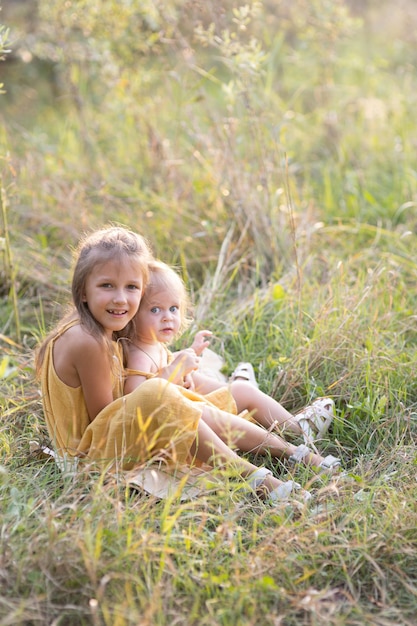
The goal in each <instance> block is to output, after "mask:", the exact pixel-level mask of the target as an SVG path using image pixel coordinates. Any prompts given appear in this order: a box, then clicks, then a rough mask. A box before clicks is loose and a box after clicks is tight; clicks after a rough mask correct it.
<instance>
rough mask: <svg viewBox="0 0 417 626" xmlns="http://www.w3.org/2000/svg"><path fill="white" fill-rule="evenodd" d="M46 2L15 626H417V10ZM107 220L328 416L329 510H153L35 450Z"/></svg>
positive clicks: (16, 384) (10, 165) (17, 140)
mask: <svg viewBox="0 0 417 626" xmlns="http://www.w3.org/2000/svg"><path fill="white" fill-rule="evenodd" d="M38 4H39V14H38V22H37V24H36V28H35V29H33V24H32V23H31V19H30V14H29V15H28V18H27V19H28V24H26V22H25V21H24V18H22V17H20V18H19V19H17V14H12V13H10V11H11V7H12V5H13V3H10V4H7V5H6V4H4V6H3V9H4V11H3V14H4V15H3V14H2V18H3V16H4V19H5V20H6V19H7V18H8V17H9V22H10V24H13V28H11V39H12V41H15V44H14V50H13V54H14V55H15V61H14V63H13V64H8V65H7V66H6V64H3V68H4V67H7V68H8V69H7V72H6V73H5V76H4V78H3V77H2V79H1V82H3V83H4V85H5V89H6V92H7V93H6V94H4V95H2V96H1V110H0V116H1V118H2V122H3V124H1V125H0V155H1V159H2V160H1V163H2V166H1V170H2V171H1V174H2V177H3V182H4V188H5V189H6V190H7V202H8V205H7V225H6V223H5V221H4V220H3V223H2V224H3V226H2V231H1V232H0V237H2V238H5V236H6V234H7V235H8V236H9V239H8V243H7V246H8V252H9V254H10V258H13V260H14V264H15V265H14V267H15V268H16V269H15V273H14V274H13V276H12V278H13V280H12V284H13V285H14V288H15V294H16V299H17V307H18V308H17V309H16V305H15V304H14V302H15V301H14V300H13V297H10V296H12V295H13V294H11V292H10V284H11V282H10V278H11V273H10V266H8V265H7V263H4V262H2V263H3V264H2V265H1V266H0V275H1V277H2V286H1V287H0V297H1V307H0V410H1V417H2V420H1V423H0V502H1V505H0V507H1V508H0V520H1V525H0V528H1V539H0V546H1V550H0V626H6V625H9V624H10V625H11V624H13V625H16V624H22V625H29V624H45V625H46V624H48V625H50V624H56V625H72V624H74V625H75V624H77V625H79V624H92V625H93V626H98V625H100V626H101V625H105V626H110V625H111V626H128V625H134V626H138V625H140V626H145V625H147V624H149V625H150V624H152V626H153V625H161V626H162V625H164V624H178V625H181V624H184V625H186V626H191V625H197V624H198V625H199V626H200V625H203V626H204V625H210V626H211V625H212V624H216V625H222V626H228V625H229V624H239V625H245V626H246V625H250V624H253V625H255V624H256V626H258V625H259V624H262V625H265V626H278V625H280V624H282V625H285V626H292V625H294V626H295V625H299V624H305V625H309V626H315V625H318V624H321V623H323V622H324V623H326V624H331V625H334V626H341V625H347V624H349V625H355V626H356V625H358V626H359V625H360V626H362V625H364V624H366V625H368V624H369V625H372V626H373V625H377V626H385V625H386V624H401V625H408V624H409V625H412V624H414V623H415V615H416V613H417V600H416V584H415V581H416V576H417V572H416V562H415V553H416V549H417V546H416V534H415V527H416V510H415V502H416V496H417V493H416V480H415V467H416V450H415V441H416V420H417V385H416V382H415V381H416V378H415V364H416V345H417V344H416V339H415V337H416V334H415V319H416V317H415V310H416V289H415V285H416V274H417V264H416V260H415V254H414V251H415V248H416V234H415V230H416V228H415V227H416V217H415V205H416V201H417V200H416V185H417V177H416V172H415V163H414V152H415V131H414V129H415V127H416V110H417V108H416V107H415V104H416V93H417V90H416V84H415V83H416V78H415V72H414V65H413V62H414V60H415V45H414V44H415V41H414V40H415V35H414V33H415V32H417V31H416V29H415V28H412V27H411V26H412V25H413V24H415V19H416V18H415V9H414V6H413V3H412V2H406V1H405V0H403V1H402V2H401V3H400V4H401V7H400V8H401V11H398V10H397V9H398V6H397V4H398V3H396V4H395V7H394V3H392V2H390V1H388V0H387V1H385V2H382V3H381V2H378V3H376V2H373V1H369V2H367V3H366V6H365V4H364V7H362V8H361V7H359V4H358V3H349V4H348V3H345V2H341V1H338V2H332V3H329V2H327V1H325V0H314V1H312V2H307V1H306V0H297V2H292V3H288V2H284V1H281V2H268V1H266V0H265V2H264V3H263V7H260V6H259V5H258V4H257V3H250V4H249V5H247V6H241V7H238V6H237V5H236V4H235V3H232V2H229V1H227V2H223V3H221V5H222V6H221V7H220V8H219V3H217V2H206V3H203V5H201V4H199V3H188V4H187V5H185V4H184V3H180V2H176V1H172V2H167V3H162V4H158V3H152V4H151V3H143V2H142V3H139V2H132V3H116V2H108V3H105V5H103V4H101V5H100V11H98V10H96V9H97V8H98V5H97V4H96V3H95V2H93V1H92V0H91V1H90V0H89V1H88V2H86V3H81V2H78V1H73V2H71V3H50V2H46V1H45V2H44V1H40V2H39V3H38ZM14 6H16V7H17V5H16V4H15V5H14ZM21 6H23V5H21ZM353 9H356V13H354V11H353ZM394 14H395V16H396V19H395V20H394V19H393V15H394ZM387 16H389V19H388V17H387ZM19 20H20V21H19ZM384 20H385V21H384ZM211 23H212V24H213V26H212V27H211V26H210V24H211ZM52 24H53V25H54V28H53V29H52V28H51V25H52ZM25 28H26V30H25ZM28 29H32V32H31V33H30V35H29V34H28ZM13 31H14V32H13ZM0 32H2V31H0ZM19 55H20V56H19ZM30 55H32V57H33V58H34V59H35V60H34V61H33V62H31V63H23V61H19V59H23V60H26V61H28V60H29V59H30ZM36 67H41V68H42V69H41V71H40V72H35V69H36ZM19 72H20V73H19ZM42 72H47V75H48V80H45V76H44V74H42ZM109 221H116V222H121V223H123V224H126V225H128V226H130V227H132V228H136V229H138V230H140V231H141V232H142V233H143V234H145V235H146V236H148V238H149V239H150V241H151V242H152V244H153V246H154V250H155V253H156V254H157V255H158V256H160V257H162V258H163V259H164V260H166V261H168V262H175V263H178V264H180V265H181V267H182V272H183V275H184V277H185V279H186V281H187V283H188V286H189V288H190V291H191V292H192V295H193V299H194V301H195V317H196V322H195V326H194V329H195V328H203V327H209V328H211V329H212V330H213V332H214V335H215V337H214V339H213V348H214V349H215V350H216V351H217V352H218V353H219V354H221V355H222V356H223V357H224V359H225V371H226V373H229V372H231V371H232V369H233V368H234V366H235V364H236V363H237V362H238V361H241V360H243V361H247V360H249V361H251V362H252V363H253V365H254V368H255V371H256V375H257V379H258V381H259V384H260V387H261V389H263V390H264V391H266V392H267V393H269V394H271V395H273V396H274V397H275V398H277V399H279V400H280V401H281V402H282V403H283V404H284V405H285V406H286V407H287V408H288V409H289V410H291V411H297V410H298V409H300V408H301V407H302V406H304V405H305V404H307V403H308V402H310V401H311V400H312V399H313V398H315V397H316V396H320V395H330V396H332V397H333V398H334V400H335V402H336V407H337V418H336V420H335V422H334V424H333V426H332V429H331V432H330V433H329V434H328V436H327V437H326V439H325V440H324V441H323V442H322V443H321V446H322V450H323V452H324V453H326V454H327V453H331V454H335V455H337V456H340V457H341V459H342V462H343V465H344V470H345V472H346V475H345V476H342V477H335V478H332V479H331V478H324V477H321V478H319V479H317V478H316V477H315V475H313V474H312V473H311V472H309V471H307V470H300V469H299V470H297V471H296V472H295V474H294V476H295V477H296V479H297V480H299V481H300V482H302V483H303V484H306V485H307V486H309V488H310V489H311V490H312V491H313V493H314V501H313V504H312V506H310V507H308V508H306V509H304V510H299V509H297V508H293V507H282V508H269V507H265V506H264V505H262V504H261V503H259V502H257V501H255V500H253V499H251V498H250V496H249V494H247V493H245V492H244V490H243V489H242V488H241V486H240V485H239V484H237V483H236V480H234V479H233V477H232V476H229V475H227V474H225V475H224V476H222V481H223V484H224V487H223V488H222V489H219V488H217V489H208V490H207V491H206V492H205V493H203V494H202V495H201V496H200V497H198V498H196V499H195V500H193V501H188V502H180V501H178V500H176V499H175V498H171V499H168V500H166V501H161V502H159V501H156V500H154V499H153V498H151V497H146V496H144V495H143V494H140V493H133V492H131V491H129V489H127V487H126V484H125V482H124V479H123V476H117V477H109V476H104V475H103V476H102V475H97V474H92V473H91V474H89V473H84V474H79V475H77V476H75V477H72V478H70V477H67V476H64V475H62V474H61V473H59V471H58V470H57V468H56V467H55V465H54V464H53V463H51V462H49V461H47V460H45V459H44V458H41V457H39V456H37V455H36V453H34V452H31V451H30V443H29V442H30V441H31V440H37V441H40V442H45V443H48V438H47V433H46V430H45V424H44V418H43V414H42V409H41V401H40V396H39V391H38V385H37V383H36V381H35V380H34V372H33V363H32V351H33V347H34V345H35V344H36V342H37V341H38V340H39V338H40V337H41V336H42V335H43V334H45V332H46V331H47V330H48V329H49V327H50V326H51V325H52V323H53V322H54V320H56V318H57V317H58V316H59V315H60V312H61V310H62V308H61V307H62V305H63V304H64V303H65V302H66V300H67V298H68V283H69V277H70V271H71V254H70V252H71V247H72V246H73V245H74V244H75V243H76V241H77V240H78V238H79V236H80V235H81V233H82V232H83V231H84V230H85V229H90V228H95V227H97V226H101V225H102V224H104V223H107V222H109ZM14 320H18V321H19V329H20V332H18V328H17V326H16V324H14V323H13V322H14ZM187 340H188V337H184V338H183V339H182V340H181V345H186V343H187ZM258 460H259V459H258ZM263 461H264V463H265V464H266V465H267V466H268V467H271V469H273V471H274V472H275V473H276V474H277V475H278V476H282V477H283V478H286V477H289V476H293V470H292V469H291V468H290V467H289V466H288V465H287V464H286V463H282V462H276V461H273V460H272V459H270V458H265V459H264V460H263Z"/></svg>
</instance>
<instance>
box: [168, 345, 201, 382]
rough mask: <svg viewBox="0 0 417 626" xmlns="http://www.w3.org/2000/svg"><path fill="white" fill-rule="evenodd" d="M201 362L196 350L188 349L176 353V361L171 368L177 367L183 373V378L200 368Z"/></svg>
mask: <svg viewBox="0 0 417 626" xmlns="http://www.w3.org/2000/svg"><path fill="white" fill-rule="evenodd" d="M199 362H200V359H199V358H198V356H197V354H196V353H195V350H193V349H192V348H187V349H186V350H181V351H180V352H176V353H175V359H174V360H173V361H172V363H171V366H175V367H176V368H178V369H179V370H180V371H181V374H182V376H186V374H189V373H190V372H193V371H194V370H196V369H197V368H198V365H199Z"/></svg>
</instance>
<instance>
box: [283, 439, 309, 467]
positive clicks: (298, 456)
mask: <svg viewBox="0 0 417 626" xmlns="http://www.w3.org/2000/svg"><path fill="white" fill-rule="evenodd" d="M310 453H311V450H310V448H309V447H308V446H306V445H305V444H304V443H302V444H300V445H299V446H297V447H296V449H295V451H294V452H293V453H292V454H291V456H290V457H289V458H288V461H289V462H290V463H291V464H292V465H295V464H296V463H302V462H303V460H304V459H305V457H306V456H307V455H308V454H310Z"/></svg>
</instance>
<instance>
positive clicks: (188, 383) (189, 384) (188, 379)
mask: <svg viewBox="0 0 417 626" xmlns="http://www.w3.org/2000/svg"><path fill="white" fill-rule="evenodd" d="M183 386H184V387H185V388H186V389H191V390H193V389H195V386H194V381H193V377H192V375H191V374H186V375H185V376H184V381H183Z"/></svg>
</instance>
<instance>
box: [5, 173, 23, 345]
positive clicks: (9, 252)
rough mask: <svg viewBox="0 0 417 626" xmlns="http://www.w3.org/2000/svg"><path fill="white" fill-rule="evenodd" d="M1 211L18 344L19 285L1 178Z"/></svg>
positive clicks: (19, 337)
mask: <svg viewBox="0 0 417 626" xmlns="http://www.w3.org/2000/svg"><path fill="white" fill-rule="evenodd" d="M0 209H1V216H2V220H3V232H4V237H3V258H4V270H5V276H6V281H7V282H9V283H10V292H9V297H10V299H11V302H12V307H13V313H14V319H15V326H16V337H17V341H18V343H20V341H21V336H22V333H21V327H20V317H19V306H18V299H17V285H16V268H15V266H14V263H13V254H12V250H11V246H10V237H9V226H8V221H7V196H6V190H5V188H4V186H3V179H2V178H1V177H0Z"/></svg>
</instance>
